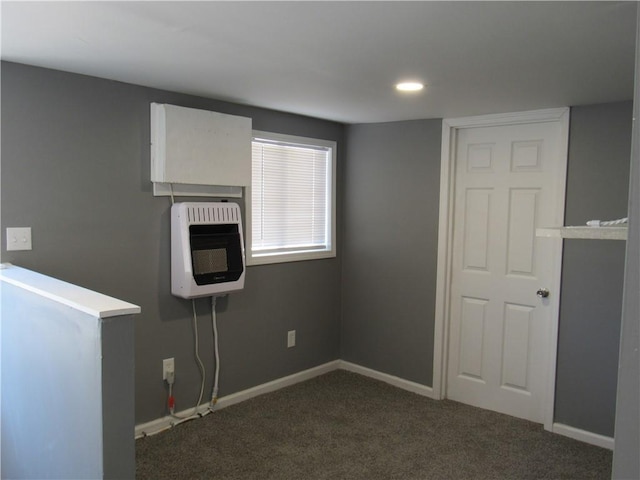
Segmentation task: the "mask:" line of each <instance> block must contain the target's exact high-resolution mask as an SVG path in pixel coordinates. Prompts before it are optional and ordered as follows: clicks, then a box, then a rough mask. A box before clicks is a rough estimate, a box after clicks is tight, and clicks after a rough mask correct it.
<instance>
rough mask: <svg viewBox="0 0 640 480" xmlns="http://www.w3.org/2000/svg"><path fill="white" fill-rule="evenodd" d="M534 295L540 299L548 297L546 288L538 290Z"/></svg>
mask: <svg viewBox="0 0 640 480" xmlns="http://www.w3.org/2000/svg"><path fill="white" fill-rule="evenodd" d="M536 295H537V296H539V297H540V298H547V297H548V296H549V289H547V288H540V289H538V291H537V292H536Z"/></svg>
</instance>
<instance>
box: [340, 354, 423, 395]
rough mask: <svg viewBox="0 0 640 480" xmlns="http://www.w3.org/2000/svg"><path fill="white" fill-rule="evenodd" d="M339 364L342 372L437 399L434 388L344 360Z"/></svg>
mask: <svg viewBox="0 0 640 480" xmlns="http://www.w3.org/2000/svg"><path fill="white" fill-rule="evenodd" d="M339 362H340V366H339V368H341V369H342V370H347V371H349V372H353V373H358V374H360V375H364V376H365V377H369V378H373V379H376V380H380V381H382V382H385V383H388V384H390V385H393V386H394V387H398V388H401V389H403V390H408V391H409V392H413V393H417V394H418V395H423V396H425V397H429V398H433V399H435V396H434V394H433V388H431V387H427V386H426V385H422V384H420V383H416V382H411V381H409V380H405V379H404V378H400V377H395V376H393V375H389V374H387V373H382V372H378V371H377V370H372V369H370V368H367V367H362V366H360V365H356V364H355V363H351V362H345V361H344V360H339Z"/></svg>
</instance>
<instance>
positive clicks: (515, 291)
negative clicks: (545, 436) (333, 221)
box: [447, 122, 566, 423]
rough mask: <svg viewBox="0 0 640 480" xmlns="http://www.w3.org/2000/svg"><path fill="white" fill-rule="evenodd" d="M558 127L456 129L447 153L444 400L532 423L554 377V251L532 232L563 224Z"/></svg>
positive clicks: (543, 124)
mask: <svg viewBox="0 0 640 480" xmlns="http://www.w3.org/2000/svg"><path fill="white" fill-rule="evenodd" d="M562 128H563V126H562V124H561V122H541V123H533V124H519V125H506V126H487V127H474V128H460V129H458V131H457V135H456V139H455V144H454V147H455V188H454V192H455V193H454V197H453V200H454V205H453V209H454V210H453V213H454V215H453V249H452V253H451V255H452V257H451V287H450V292H451V299H450V310H449V312H450V318H449V329H450V330H449V348H448V352H449V358H448V369H447V370H448V374H447V396H448V397H449V398H451V399H453V400H456V401H460V402H463V403H467V404H470V405H474V406H477V407H481V408H486V409H490V410H494V411H498V412H502V413H506V414H509V415H513V416H516V417H520V418H525V419H528V420H531V421H534V422H539V423H544V416H545V399H546V395H547V394H548V390H547V389H548V385H549V383H550V380H549V375H555V370H554V369H553V368H552V367H553V366H555V360H553V362H551V361H550V359H551V358H554V354H555V352H551V351H550V349H551V348H555V345H556V342H555V341H554V340H553V339H552V336H551V335H552V334H554V333H555V332H556V331H557V330H556V328H554V322H556V321H557V320H556V318H554V317H555V316H556V314H557V308H558V302H559V285H557V284H558V283H559V278H555V277H559V275H558V273H559V270H558V268H557V265H555V264H554V258H557V257H558V255H557V252H554V251H553V249H554V248H555V249H557V248H560V249H561V245H559V242H554V241H549V240H548V239H544V238H536V236H535V230H536V228H539V227H546V226H556V225H558V219H560V221H562V218H563V211H562V210H563V208H564V200H563V199H564V180H565V173H566V144H565V145H563V139H564V138H565V137H564V136H563V133H562V132H563V131H562ZM565 141H566V140H565ZM554 255H555V256H554ZM541 288H546V289H548V290H549V295H548V297H546V298H541V297H540V296H538V294H537V291H538V290H539V289H541ZM550 363H554V365H550ZM552 370H553V371H552Z"/></svg>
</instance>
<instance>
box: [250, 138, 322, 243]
mask: <svg viewBox="0 0 640 480" xmlns="http://www.w3.org/2000/svg"><path fill="white" fill-rule="evenodd" d="M252 162H253V164H252V205H251V208H252V237H251V240H252V252H253V253H255V254H263V255H268V254H276V253H290V252H302V251H308V250H329V249H331V245H330V243H331V231H330V220H331V218H330V217H331V204H330V200H331V178H332V177H331V166H332V151H331V148H328V147H323V146H313V145H300V144H294V143H286V142H279V141H272V140H268V139H260V138H254V140H253V142H252Z"/></svg>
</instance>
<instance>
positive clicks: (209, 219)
mask: <svg viewBox="0 0 640 480" xmlns="http://www.w3.org/2000/svg"><path fill="white" fill-rule="evenodd" d="M186 210H187V219H188V222H189V223H190V224H192V225H193V224H204V223H206V224H212V223H213V224H215V223H240V216H239V209H238V207H237V205H236V204H229V205H220V206H218V205H216V206H210V205H207V206H203V207H200V206H190V207H188V208H187V209H186Z"/></svg>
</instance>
